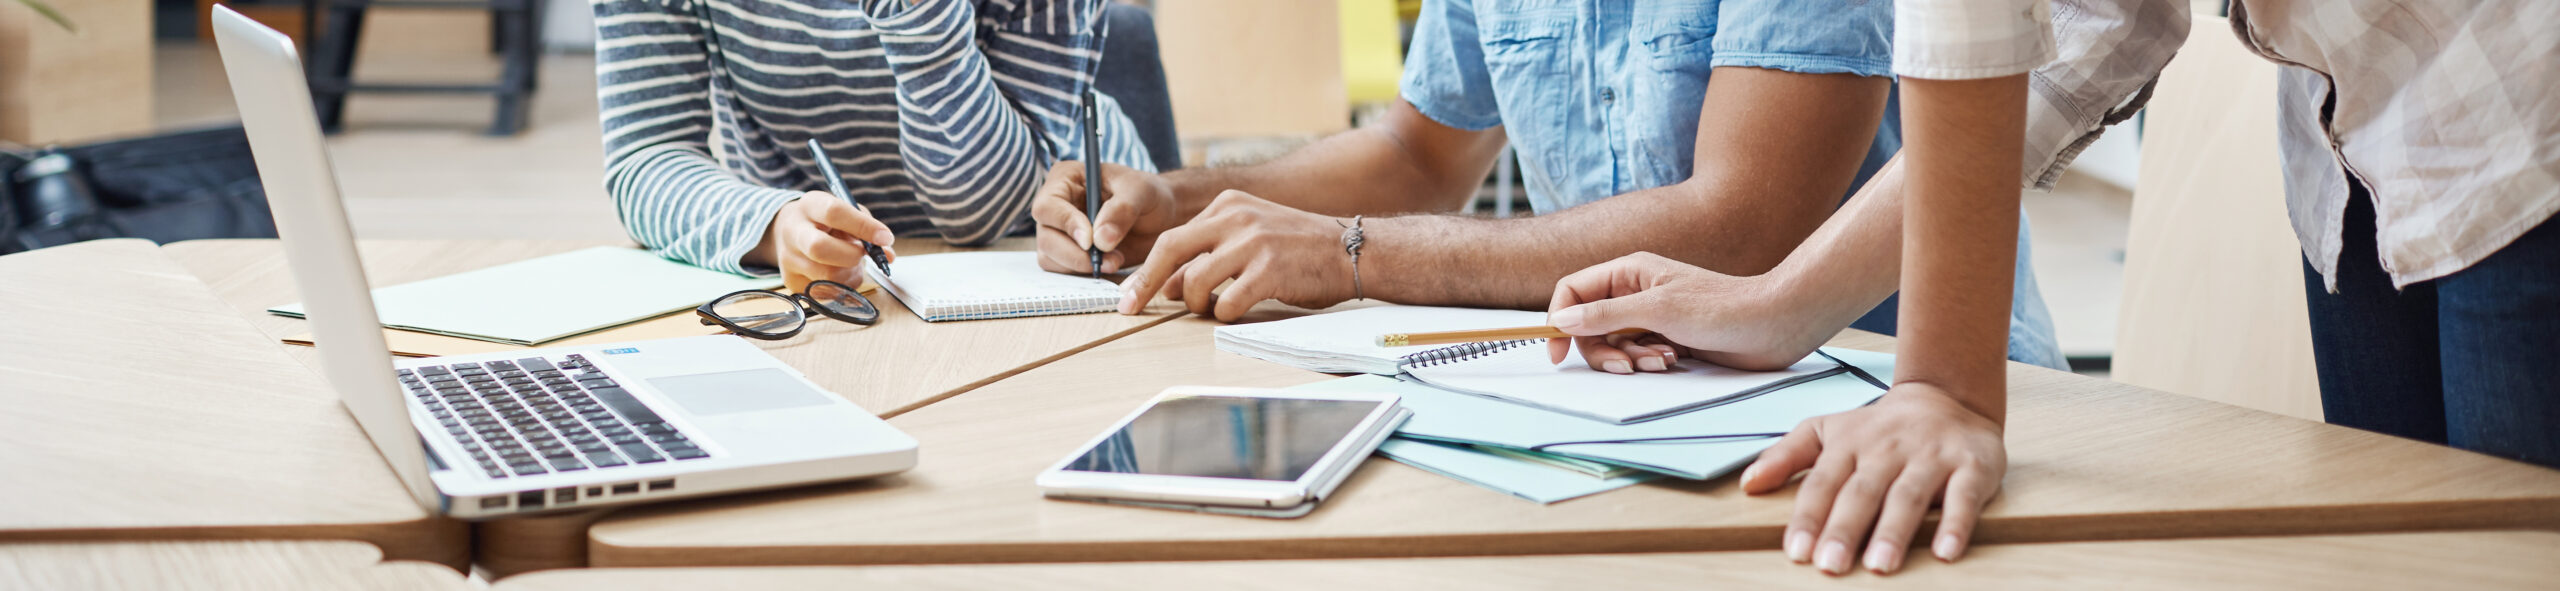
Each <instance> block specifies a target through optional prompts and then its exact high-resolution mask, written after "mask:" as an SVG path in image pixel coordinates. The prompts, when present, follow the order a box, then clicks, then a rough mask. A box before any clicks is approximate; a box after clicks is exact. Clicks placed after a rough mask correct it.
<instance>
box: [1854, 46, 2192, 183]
mask: <svg viewBox="0 0 2560 591" xmlns="http://www.w3.org/2000/svg"><path fill="white" fill-rule="evenodd" d="M1893 8H1894V28H1893V71H1894V73H1895V74H1899V75H1903V76H1909V77H1913V78H1930V79H1941V80H1964V79H1977V78H1996V77H2000V76H2008V75H2013V74H2018V73H2026V74H2027V88H2028V90H2029V91H2030V93H2029V94H2028V97H2027V136H2026V150H2025V154H2024V156H2025V159H2026V160H2025V162H2024V166H2023V167H2021V168H2020V171H2022V172H2023V173H2024V174H2025V175H2026V176H2025V178H2023V179H2020V180H2021V184H2023V185H2025V186H2028V187H2033V188H2036V189H2050V188H2053V183H2054V181H2057V180H2060V179H2061V178H2062V171H2063V169H2065V168H2068V167H2069V166H2070V165H2071V160H2072V159H2073V158H2076V157H2078V156H2079V155H2080V151H2081V150H2082V149H2084V148H2087V147H2089V143H2090V142H2095V141H2097V140H2098V134H2099V133H2100V132H2103V131H2105V130H2106V127H2107V126H2108V125H2113V124H2115V123H2116V122H2119V121H2123V120H2124V119H2125V118H2127V117H2131V116H2132V115H2133V113H2134V112H2135V111H2140V110H2142V106H2143V105H2144V104H2145V103H2147V102H2148V101H2149V100H2150V98H2151V94H2150V92H2149V88H2150V84H2151V82H2152V81H2153V80H2156V79H2158V78H2159V76H2160V69H2161V68H2163V67H2166V66H2168V65H2169V57H2170V56H2173V55H2176V54H2177V52H2178V46H2179V45H2182V44H2184V43H2186V40H2187V25H2188V23H2189V20H2188V12H2187V5H2186V0H2053V1H2048V0H1895V2H1894V6H1893Z"/></svg>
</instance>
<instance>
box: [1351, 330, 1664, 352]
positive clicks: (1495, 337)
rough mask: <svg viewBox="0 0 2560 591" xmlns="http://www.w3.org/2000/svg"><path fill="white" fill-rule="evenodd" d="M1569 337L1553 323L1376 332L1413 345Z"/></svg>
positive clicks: (1384, 339)
mask: <svg viewBox="0 0 2560 591" xmlns="http://www.w3.org/2000/svg"><path fill="white" fill-rule="evenodd" d="M1648 332H1653V331H1649V330H1645V329H1641V328H1627V329H1619V330H1616V331H1611V332H1610V333H1609V334H1614V335H1639V334H1644V333H1648ZM1572 337H1573V335H1569V334H1565V333H1564V331H1561V330H1556V327H1553V326H1523V327H1518V328H1481V329H1476V330H1452V331H1448V332H1417V333H1411V334H1406V333H1388V334H1382V335H1378V346H1380V347H1410V346H1414V345H1451V344H1457V343H1481V342H1485V341H1516V340H1520V339H1564V338H1572Z"/></svg>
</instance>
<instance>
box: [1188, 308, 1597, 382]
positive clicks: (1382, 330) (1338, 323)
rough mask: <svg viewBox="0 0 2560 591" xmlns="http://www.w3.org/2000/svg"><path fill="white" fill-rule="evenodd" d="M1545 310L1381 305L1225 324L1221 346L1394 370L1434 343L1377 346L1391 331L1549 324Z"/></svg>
mask: <svg viewBox="0 0 2560 591" xmlns="http://www.w3.org/2000/svg"><path fill="white" fill-rule="evenodd" d="M1546 322H1547V315H1546V313H1544V312H1528V311H1521V310H1484V309H1477V308H1434V307H1428V306H1378V307H1375V308H1361V309H1358V310H1348V311H1342V312H1335V313H1331V314H1317V315H1314V316H1304V317H1299V318H1291V319H1288V320H1279V321H1273V322H1260V323H1254V324H1237V325H1232V326H1221V327H1218V330H1217V342H1218V350H1220V351H1226V352H1229V353H1234V354H1237V355H1243V356H1246V357H1252V358H1255V359H1260V360H1263V361H1269V362H1272V363H1278V364H1281V365H1286V366H1289V367H1295V368H1299V369H1304V370H1309V371H1319V372H1324V373H1367V374H1378V375H1395V374H1396V373H1397V371H1398V370H1397V369H1396V358H1398V357H1403V356H1405V355H1411V354H1414V353H1418V352H1422V351H1427V350H1430V347H1396V348H1387V347H1380V346H1378V335H1381V334H1386V333H1415V332H1438V331H1447V330H1466V329H1476V328H1507V327H1515V326H1537V325H1541V324H1546Z"/></svg>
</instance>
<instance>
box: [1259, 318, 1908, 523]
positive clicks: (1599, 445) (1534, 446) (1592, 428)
mask: <svg viewBox="0 0 2560 591" xmlns="http://www.w3.org/2000/svg"><path fill="white" fill-rule="evenodd" d="M1824 351H1825V352H1827V353H1830V354H1831V355H1832V356H1834V357H1837V358H1839V359H1840V360H1841V361H1842V362H1845V363H1847V364H1849V365H1851V366H1855V367H1857V368H1859V369H1862V370H1865V372H1866V373H1868V374H1870V375H1871V376H1872V377H1874V378H1875V379H1877V380H1879V381H1883V382H1885V383H1891V382H1892V379H1893V377H1892V376H1893V364H1894V358H1893V356H1892V355H1888V354H1884V353H1872V352H1867V351H1856V350H1848V349H1824ZM1621 377H1623V376H1621ZM1301 388H1308V389H1317V390H1335V391H1365V392H1392V393H1395V394H1397V395H1400V396H1402V397H1403V402H1402V403H1403V404H1404V406H1405V407H1406V408H1410V409H1413V411H1414V416H1413V420H1411V421H1407V422H1406V423H1405V424H1404V427H1403V428H1401V429H1398V430H1397V431H1396V434H1397V436H1398V437H1402V438H1409V439H1417V440H1424V441H1432V442H1441V443H1449V444H1457V445H1473V446H1484V447H1495V448H1504V449H1509V450H1517V451H1526V452H1538V453H1543V454H1549V455H1553V456H1557V457H1561V458H1569V459H1574V460H1581V461H1588V462H1593V463H1598V464H1605V465H1609V466H1619V467H1627V468H1635V469H1639V470H1644V471H1647V472H1652V473H1658V474H1663V475H1669V476H1676V477H1680V478H1687V479H1692V480H1705V479H1709V478H1714V477H1717V476H1720V475H1723V474H1725V473H1727V472H1730V471H1732V470H1735V469H1738V468H1740V467H1741V466H1742V465H1743V464H1744V463H1746V462H1749V461H1750V460H1751V459H1752V458H1753V457H1756V456H1758V455H1759V453H1760V451H1761V450H1763V449H1767V448H1768V447H1769V446H1770V445H1774V444H1776V443H1777V438H1776V437H1771V436H1751V435H1755V434H1776V433H1785V432H1788V431H1791V430H1794V429H1795V426H1796V423H1799V422H1802V421H1803V420H1805V419H1808V418H1813V417H1817V416H1821V415H1826V414H1832V413H1837V412H1841V411H1846V410H1850V409H1854V408H1857V407H1859V406H1863V405H1865V404H1867V403H1869V402H1873V401H1874V400H1875V399H1876V397H1878V396H1882V395H1884V388H1882V387H1879V386H1877V385H1876V384H1874V383H1871V382H1869V381H1867V380H1866V379H1865V377H1862V376H1858V375H1855V373H1854V372H1853V373H1840V374H1835V375H1831V376H1829V377H1824V378H1820V379H1816V380H1812V381H1809V382H1805V383H1802V384H1798V385H1795V386H1792V387H1787V388H1783V389H1777V390H1772V391H1768V392H1764V393H1761V394H1758V395H1755V396H1751V397H1747V398H1743V399H1740V400H1736V401H1733V402H1729V403H1726V404H1723V405H1719V406H1716V407H1713V408H1708V409H1704V410H1697V411H1692V412H1687V413H1682V414H1677V415H1672V416H1669V417H1664V418H1662V419H1659V420H1653V421H1646V422H1641V423H1634V424H1615V423H1609V422H1603V421H1594V420H1590V419H1587V418H1582V417H1575V416H1571V415H1566V414H1562V413H1557V412H1554V411H1549V410H1544V409H1539V408H1534V407H1530V406H1524V405H1520V404H1513V403H1510V402H1505V401H1502V400H1496V399H1492V398H1486V397H1482V396H1476V395H1471V394H1462V393H1458V392H1451V391H1448V390H1443V389H1440V388H1435V387H1431V386H1428V385H1424V384H1420V383H1415V382H1410V381H1404V380H1397V379H1392V378H1385V377H1378V376H1354V377H1349V378H1343V379H1339V380H1331V381H1325V382H1318V383H1314V384H1308V385H1305V386H1301ZM1736 435H1742V436H1745V437H1739V438H1736V437H1729V436H1736ZM1453 451H1456V452H1459V453H1471V452H1466V450H1453ZM1476 455H1480V456H1483V457H1462V456H1460V455H1456V454H1450V453H1424V454H1408V455H1405V456H1394V455H1392V454H1391V457H1396V458H1397V459H1398V460H1399V461H1405V462H1407V463H1415V464H1417V465H1422V467H1423V468H1424V469H1426V470H1431V471H1433V472H1436V473H1440V474H1444V475H1448V476H1450V477H1452V478H1457V479H1459V480H1465V481H1468V482H1471V483H1476V484H1479V485H1484V486H1488V487H1491V488H1495V489H1497V490H1502V491H1504V492H1506V493H1512V494H1515V495H1520V496H1523V497H1524V498H1528V497H1529V496H1530V495H1528V494H1523V492H1522V491H1523V490H1524V489H1523V488H1520V487H1527V486H1534V487H1536V488H1537V489H1538V490H1551V487H1557V486H1564V484H1559V482H1561V483H1567V484H1584V485H1586V486H1588V484H1587V483H1586V482H1585V481H1588V480H1591V477H1589V476H1587V475H1584V474H1576V473H1573V472H1570V471H1565V470H1553V469H1548V472H1551V473H1541V472H1522V471H1519V470H1518V469H1517V468H1516V467H1514V466H1512V465H1505V464H1493V463H1487V462H1486V461H1485V458H1493V457H1496V456H1492V455H1489V454H1476ZM1500 459H1504V460H1506V461H1511V462H1514V464H1522V463H1520V462H1518V461H1516V460H1510V459H1509V458H1500ZM1425 464H1427V465H1425ZM1540 467H1541V468H1546V467H1545V466H1540ZM1523 475H1526V476H1525V477H1524V476H1523ZM1524 478H1526V479H1527V480H1532V481H1534V482H1535V484H1530V485H1524V484H1518V483H1519V482H1522V481H1523V480H1524ZM1574 479H1579V480H1574ZM1496 482H1501V483H1509V484H1504V485H1501V486H1496V485H1494V484H1493V483H1496ZM1618 486H1624V484H1620V485H1618ZM1608 488H1616V487H1615V486H1612V487H1608ZM1601 490H1607V489H1606V488H1604V489H1601ZM1592 492H1598V491H1592ZM1585 494H1588V493H1585ZM1533 500H1534V499H1533Z"/></svg>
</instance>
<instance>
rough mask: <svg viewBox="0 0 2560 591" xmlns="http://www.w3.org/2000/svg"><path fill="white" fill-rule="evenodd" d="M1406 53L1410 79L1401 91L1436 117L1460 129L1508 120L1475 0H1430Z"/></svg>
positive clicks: (1403, 82) (1401, 85) (1406, 76)
mask: <svg viewBox="0 0 2560 591" xmlns="http://www.w3.org/2000/svg"><path fill="white" fill-rule="evenodd" d="M1412 46H1413V47H1412V48H1411V49H1409V50H1407V51H1406V52H1405V58H1404V63H1405V66H1404V79H1403V80H1400V81H1398V82H1397V84H1396V92H1397V93H1398V94H1401V95H1403V96H1404V100H1405V102H1409V103H1413V108H1414V110H1417V111H1421V112H1422V114H1423V115H1425V116H1428V117H1430V118H1431V120H1433V121H1438V122H1440V124H1441V125H1447V126H1450V127H1455V128H1458V129H1467V130H1476V129H1486V128H1490V127H1493V126H1496V125H1501V124H1502V108H1501V106H1500V105H1499V104H1498V103H1497V102H1496V101H1495V100H1494V98H1493V73H1492V71H1491V70H1488V69H1486V68H1485V63H1484V46H1483V45H1481V44H1480V42H1479V41H1478V40H1477V37H1476V13H1475V5H1474V3H1472V2H1469V1H1467V0H1455V1H1443V2H1424V3H1422V16H1421V18H1420V19H1418V20H1416V21H1414V25H1413V42H1412Z"/></svg>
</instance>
